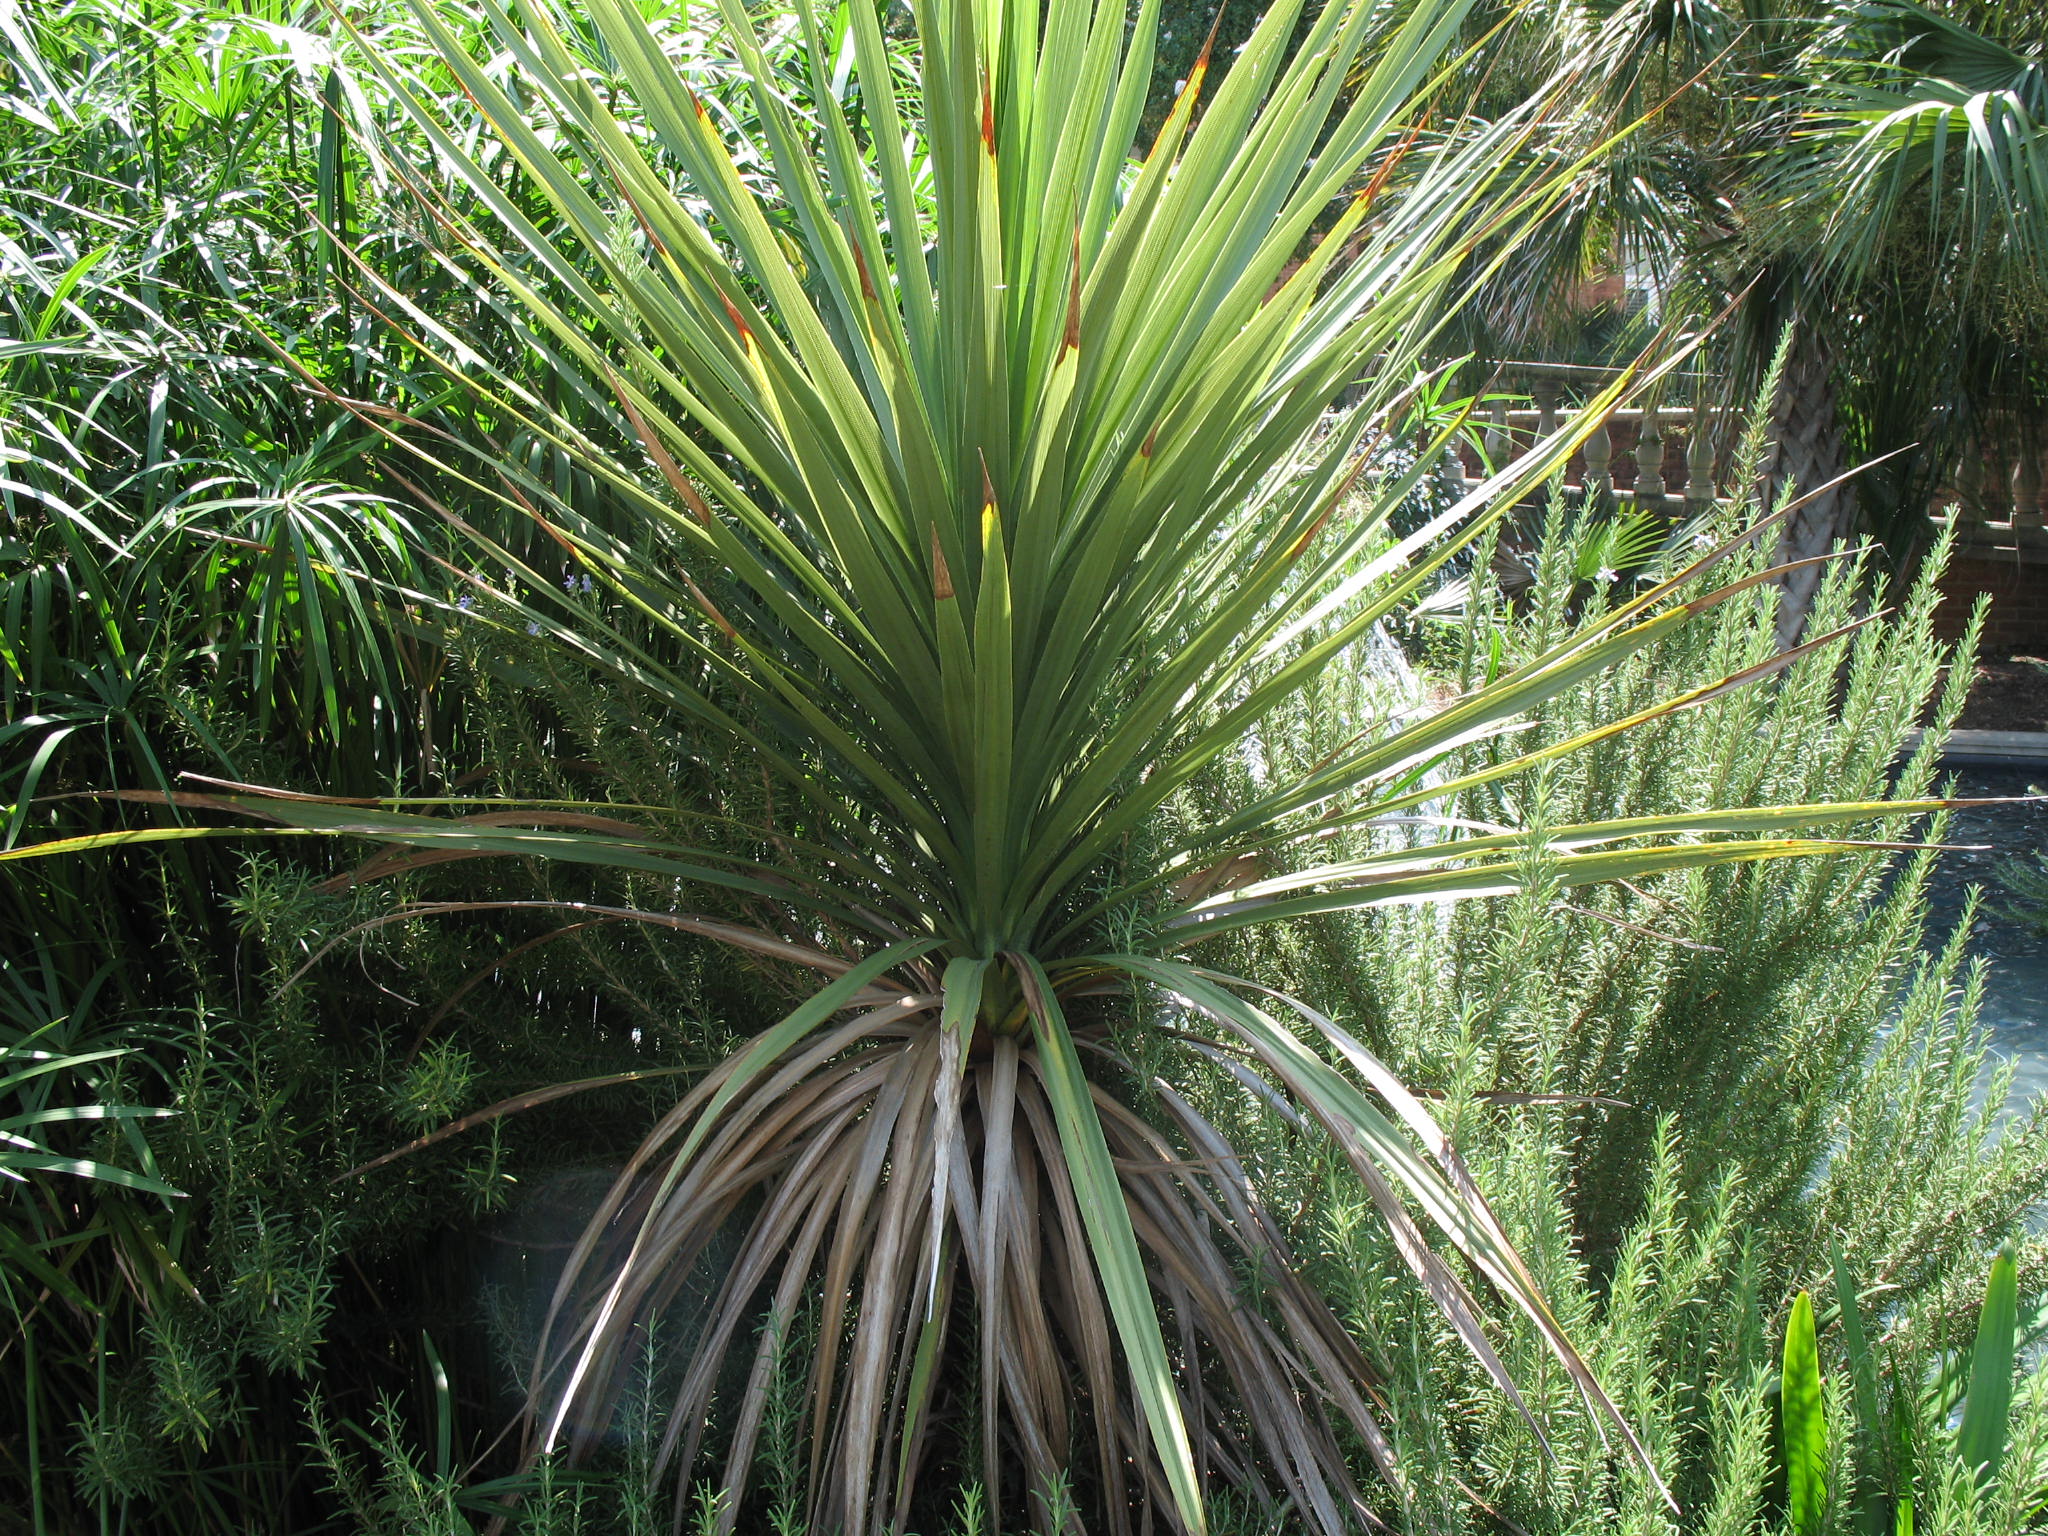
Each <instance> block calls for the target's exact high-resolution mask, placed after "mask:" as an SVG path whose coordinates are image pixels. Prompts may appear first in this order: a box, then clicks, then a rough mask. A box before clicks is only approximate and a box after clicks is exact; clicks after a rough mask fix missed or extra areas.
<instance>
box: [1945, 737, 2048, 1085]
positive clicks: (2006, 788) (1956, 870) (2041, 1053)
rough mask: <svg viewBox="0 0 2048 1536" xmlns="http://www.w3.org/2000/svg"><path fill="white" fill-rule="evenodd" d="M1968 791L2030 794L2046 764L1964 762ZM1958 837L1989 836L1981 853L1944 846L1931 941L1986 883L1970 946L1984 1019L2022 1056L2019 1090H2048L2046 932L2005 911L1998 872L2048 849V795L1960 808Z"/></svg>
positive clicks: (2047, 775) (1959, 785) (1982, 839)
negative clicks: (1982, 967)
mask: <svg viewBox="0 0 2048 1536" xmlns="http://www.w3.org/2000/svg"><path fill="white" fill-rule="evenodd" d="M1953 771H1954V773H1955V775H1956V781H1957V782H1956V790H1955V792H1956V794H1957V795H1959V796H1963V797H1974V796H1986V797H1989V796H1998V795H2024V794H2027V793H2029V792H2030V791H2036V792H2037V787H2038V788H2048V764H2040V765H2034V766H2029V767H2023V768H2008V767H1980V766H1970V765H1963V766H1958V767H1957V768H1956V769H1954V770H1953ZM1949 841H1950V842H1952V843H1983V844H1989V845H1990V846H1989V847H1988V848H1987V849H1985V850H1984V851H1982V852H1956V853H1945V854H1943V855H1942V856H1941V867H1940V870H1939V872H1938V873H1937V874H1936V876H1935V878H1934V880H1933V882H1932V886H1931V888H1930V891H1929V906H1930V911H1931V921H1930V922H1929V924H1928V943H1929V945H1930V946H1939V945H1940V944H1942V943H1943V942H1945V941H1946V940H1947V938H1948V936H1949V934H1950V933H1951V932H1952V931H1953V930H1954V928H1955V922H1956V918H1957V917H1958V916H1959V915H1960V913H1961V911H1962V907H1963V902H1964V900H1965V899H1966V898H1967V896H1968V894H1969V891H1970V887H1971V886H1973V885H1981V886H1983V887H1984V888H1985V893H1986V898H1987V899H1986V902H1985V905H1984V907H1983V908H1982V909H1981V910H1980V911H1979V914H1978V918H1977V926H1976V928H1975V930H1974V931H1973V933H1972V934H1971V937H1970V953H1971V954H1973V955H1981V956H1982V957H1983V958H1984V960H1985V963H1986V973H1985V977H1984V1010H1983V1013H1982V1015H1981V1017H1982V1022H1983V1023H1984V1025H1985V1026H1986V1027H1987V1028H1988V1029H1989V1030H1990V1031H1991V1043H1992V1048H1993V1049H1994V1050H1996V1051H1997V1052H1998V1053H1999V1054H2000V1055H2002V1056H2006V1057H2011V1058H2016V1059H2017V1061H2018V1064H2019V1070H2018V1079H2017V1082H2016V1083H2015V1085H2014V1094H2015V1097H2016V1098H2018V1099H2020V1100H2026V1099H2030V1098H2032V1097H2033V1096H2034V1095H2035V1094H2037V1093H2042V1092H2048V934H2043V933H2041V932H2039V931H2038V930H2036V929H2035V928H2033V927H2031V926H2030V925H2029V924H2027V923H2025V922H2023V921H2020V920H2018V919H2017V918H2015V917H2013V916H2011V915H2009V914H2008V913H2006V912H2004V911H2002V910H2000V909H2001V907H2002V906H2003V905H2004V903H2005V902H2006V901H2007V900H2008V899H2009V898H2008V896H2007V894H2006V893H2005V892H2004V891H2003V890H2002V889H2001V888H1999V887H1998V885H1997V883H1996V882H1995V880H1994V879H1993V870H1994V869H1995V868H1996V867H1997V865H1998V864H1999V863H2000V862H2001V861H2002V860H2004V859H2008V858H2011V857H2013V856H2014V855H2016V854H2028V853H2034V852H2037V851H2041V850H2044V849H2048V801H2038V802H2035V803H2033V804H2028V805H1994V806H1983V807H1980V808H1978V809H1976V810H1966V811H1958V812H1957V813H1956V814H1955V816H1954V817H1953V818H1952V819H1951V821H1950V823H1949Z"/></svg>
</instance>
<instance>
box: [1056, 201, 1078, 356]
mask: <svg viewBox="0 0 2048 1536" xmlns="http://www.w3.org/2000/svg"><path fill="white" fill-rule="evenodd" d="M1060 345H1061V349H1062V351H1063V352H1078V351H1080V350H1081V226H1080V225H1079V224H1076V225H1075V226H1074V267H1073V273H1072V276H1071V278H1070V279H1069V281H1068V284H1067V333H1066V335H1065V336H1064V337H1062V338H1061V341H1060Z"/></svg>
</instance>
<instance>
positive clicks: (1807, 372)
mask: <svg viewBox="0 0 2048 1536" xmlns="http://www.w3.org/2000/svg"><path fill="white" fill-rule="evenodd" d="M1834 362H1835V358H1834V348H1833V347H1832V346H1830V345H1829V343H1828V339H1827V337H1826V336H1825V335H1824V334H1823V333H1822V332H1821V331H1820V330H1819V329H1818V328H1817V327H1816V326H1815V325H1814V324H1813V323H1812V322H1811V321H1810V320H1802V321H1801V322H1800V323H1799V326H1798V329H1797V331H1796V332H1795V334H1794V337H1793V342H1792V351H1791V354H1790V355H1789V356H1788V357H1787V358H1786V359H1785V370H1784V373H1783V375H1782V376H1781V378H1780V380H1779V384H1778V398H1777V400H1776V402H1775V403H1774V404H1773V406H1772V408H1771V444H1772V446H1771V453H1770V457H1769V459H1768V460H1767V461H1766V470H1765V473H1766V477H1767V479H1768V482H1769V487H1770V494H1769V496H1768V497H1767V498H1766V505H1773V506H1774V505H1776V503H1777V499H1778V497H1779V496H1780V495H1781V494H1783V491H1784V489H1785V487H1786V486H1788V485H1789V486H1791V487H1793V490H1794V494H1796V495H1804V494H1805V493H1807V492H1809V491H1812V490H1813V489H1814V488H1815V487H1816V486H1821V485H1825V484H1827V482H1828V481H1830V480H1832V479H1834V478H1835V477H1836V476H1837V475H1839V474H1841V472H1842V468H1843V462H1842V460H1843V453H1842V418H1841V412H1840V409H1839V407H1838V404H1837V401H1836V398H1835V374H1834ZM1855 522H1856V502H1855V496H1854V494H1853V492H1852V490H1851V488H1850V487H1849V486H1847V485H1842V486H1837V487H1836V488H1834V489H1833V490H1830V491H1826V492H1823V493H1822V494H1821V495H1818V496H1815V497H1814V498H1813V499H1812V500H1811V501H1809V502H1807V503H1806V504H1805V505H1804V506H1802V507H1800V508H1799V510H1798V511H1796V512H1794V513H1793V514H1792V516H1791V517H1790V519H1788V520H1787V522H1786V524H1785V531H1784V533H1783V535H1782V536H1781V538H1780V541H1779V544H1778V560H1779V561H1780V563H1786V562H1790V561H1794V560H1806V559H1811V558H1812V557H1813V556H1816V555H1824V554H1826V553H1827V552H1828V551H1829V550H1831V549H1833V548H1834V547H1835V544H1836V542H1837V541H1838V540H1842V539H1846V538H1848V537H1849V535H1850V533H1851V531H1852V530H1853V529H1854V527H1855ZM1822 569H1823V568H1822V567H1820V566H1817V565H1810V566H1806V567H1805V568H1803V569H1801V570H1797V571H1793V572H1792V573H1791V574H1790V575H1788V576H1786V577H1785V579H1784V588H1785V596H1784V599H1783V602H1782V604H1781V606H1780V607H1779V609H1778V643H1779V644H1780V645H1791V644H1792V643H1793V642H1794V641H1795V640H1797V639H1798V637H1799V631H1800V630H1801V628H1803V627H1804V625H1805V623H1806V615H1807V612H1808V610H1809V609H1811V607H1812V606H1813V594H1814V590H1815V588H1816V587H1818V586H1819V584H1820V575H1821V570H1822Z"/></svg>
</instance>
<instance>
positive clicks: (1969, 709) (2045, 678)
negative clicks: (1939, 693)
mask: <svg viewBox="0 0 2048 1536" xmlns="http://www.w3.org/2000/svg"><path fill="white" fill-rule="evenodd" d="M1956 725H1957V727H1958V728H1959V729H1961V730H1965V731H2048V660H2044V659H2043V658H2041V657H2039V656H2009V657H1987V658H1986V659H1984V660H1982V661H1980V662H1978V663H1977V680H1976V681H1975V682H1974V683H1972V684H1971V685H1970V698H1969V702H1967V703H1966V704H1964V705H1963V715H1962V718H1961V719H1960V720H1958V721H1956Z"/></svg>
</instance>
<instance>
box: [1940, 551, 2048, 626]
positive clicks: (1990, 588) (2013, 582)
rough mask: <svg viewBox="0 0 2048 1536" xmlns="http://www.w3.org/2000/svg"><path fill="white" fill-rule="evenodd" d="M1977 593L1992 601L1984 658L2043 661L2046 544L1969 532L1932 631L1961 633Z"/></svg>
mask: <svg viewBox="0 0 2048 1536" xmlns="http://www.w3.org/2000/svg"><path fill="white" fill-rule="evenodd" d="M2032 531H2035V530H2022V534H2025V533H2027V532H2032ZM1979 592H1984V593H1988V594H1989V595H1990V598H1991V611H1990V612H1989V613H1988V614H1987V615H1985V620H1984V640H1983V650H1984V654H1985V655H1987V656H2048V542H2037V541H2035V540H2026V541H2024V542H2016V541H2015V540H2014V539H2013V537H2012V534H2011V532H2010V530H2008V529H2004V528H1999V527H1996V525H1994V526H1993V527H1992V528H1989V529H1983V530H1973V532H1972V534H1971V535H1970V536H1969V542H1968V543H1967V544H1965V545H1964V546H1963V547H1962V548H1959V549H1958V550H1957V551H1956V556H1955V558H1954V560H1952V561H1951V562H1950V564H1949V568H1948V572H1947V574H1946V575H1944V576H1943V577H1942V580H1941V593H1942V604H1941V607H1940V608H1939V609H1937V610H1936V612H1935V616H1934V627H1935V630H1936V632H1937V633H1939V634H1940V635H1941V636H1942V638H1943V639H1953V638H1954V637H1955V636H1956V635H1957V634H1958V633H1959V632H1960V631H1961V630H1962V627H1963V623H1964V621H1965V620H1966V619H1968V618H1969V616H1970V607H1971V605H1972V604H1973V603H1974V602H1975V601H1976V599H1977V594H1978V593H1979Z"/></svg>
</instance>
